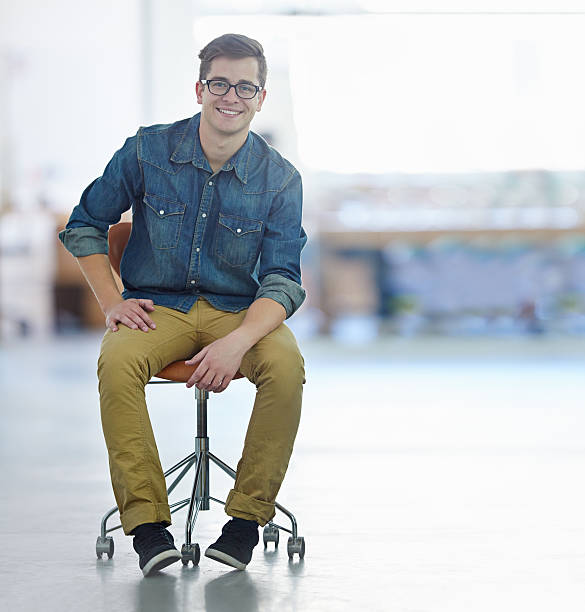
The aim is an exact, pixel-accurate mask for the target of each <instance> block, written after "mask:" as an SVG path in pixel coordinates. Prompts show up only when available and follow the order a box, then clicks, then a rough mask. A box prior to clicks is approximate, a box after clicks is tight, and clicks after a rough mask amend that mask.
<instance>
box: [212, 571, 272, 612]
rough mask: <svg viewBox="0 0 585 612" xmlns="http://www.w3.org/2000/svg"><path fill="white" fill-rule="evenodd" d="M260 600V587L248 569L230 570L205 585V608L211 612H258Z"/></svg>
mask: <svg viewBox="0 0 585 612" xmlns="http://www.w3.org/2000/svg"><path fill="white" fill-rule="evenodd" d="M258 600H259V593H258V588H257V587H256V585H255V584H254V579H253V578H252V576H251V575H250V574H249V573H248V572H246V571H243V572H242V571H239V570H235V571H233V572H229V573H228V574H225V575H223V576H220V577H219V578H215V579H214V580H211V581H210V582H208V583H207V584H206V585H205V609H206V610H208V611H209V612H225V611H227V610H238V612H258V610H259V605H258ZM264 603H265V602H264Z"/></svg>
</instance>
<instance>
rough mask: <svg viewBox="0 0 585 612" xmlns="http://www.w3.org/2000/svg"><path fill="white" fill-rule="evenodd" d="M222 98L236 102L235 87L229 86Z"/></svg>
mask: <svg viewBox="0 0 585 612" xmlns="http://www.w3.org/2000/svg"><path fill="white" fill-rule="evenodd" d="M223 99H224V100H226V101H227V102H237V101H238V96H237V95H236V88H235V87H230V89H229V91H228V92H227V93H225V94H224V96H223Z"/></svg>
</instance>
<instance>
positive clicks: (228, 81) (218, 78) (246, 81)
mask: <svg viewBox="0 0 585 612" xmlns="http://www.w3.org/2000/svg"><path fill="white" fill-rule="evenodd" d="M207 80H208V81H226V82H227V83H230V85H231V84H232V83H231V82H230V80H229V79H228V78H227V77H224V76H214V77H209V78H208V79H207ZM239 83H248V84H249V85H254V83H253V82H252V81H248V80H247V79H240V80H239V81H238V82H237V83H235V84H236V85H238V84H239Z"/></svg>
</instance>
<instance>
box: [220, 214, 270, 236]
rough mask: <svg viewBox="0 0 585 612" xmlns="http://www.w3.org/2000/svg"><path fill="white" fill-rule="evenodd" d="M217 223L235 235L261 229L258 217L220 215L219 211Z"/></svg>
mask: <svg viewBox="0 0 585 612" xmlns="http://www.w3.org/2000/svg"><path fill="white" fill-rule="evenodd" d="M219 224H220V225H223V226H224V227H227V229H229V230H230V231H231V232H232V233H234V234H235V235H236V236H243V235H244V234H249V233H250V232H259V231H260V230H261V229H262V221H259V220H258V219H245V218H244V217H235V216H233V215H222V214H221V213H219Z"/></svg>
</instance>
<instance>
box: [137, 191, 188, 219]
mask: <svg viewBox="0 0 585 612" xmlns="http://www.w3.org/2000/svg"><path fill="white" fill-rule="evenodd" d="M143 202H144V203H145V204H146V205H147V206H148V208H150V209H151V210H152V211H153V212H155V213H156V215H157V217H161V218H164V217H168V216H169V215H182V214H184V212H185V204H183V203H182V202H179V201H177V200H168V199H167V198H161V197H160V196H156V195H153V194H151V193H147V194H145V195H144V198H143Z"/></svg>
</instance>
